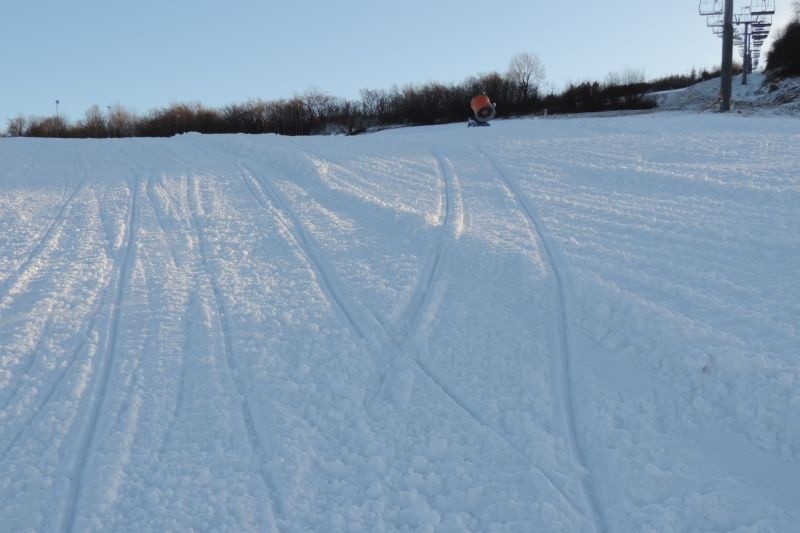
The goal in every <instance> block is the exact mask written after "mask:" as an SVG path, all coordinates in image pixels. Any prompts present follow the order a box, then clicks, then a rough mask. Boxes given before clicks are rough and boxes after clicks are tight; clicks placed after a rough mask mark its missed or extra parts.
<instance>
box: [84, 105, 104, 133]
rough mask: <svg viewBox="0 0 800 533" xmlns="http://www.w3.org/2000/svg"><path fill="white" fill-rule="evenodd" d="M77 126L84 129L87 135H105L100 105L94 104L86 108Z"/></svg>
mask: <svg viewBox="0 0 800 533" xmlns="http://www.w3.org/2000/svg"><path fill="white" fill-rule="evenodd" d="M79 127H82V128H83V129H84V133H85V135H86V136H88V137H94V138H98V137H105V134H106V120H105V118H104V117H103V112H102V111H100V106H98V105H97V104H95V105H93V106H91V107H90V108H89V109H87V110H86V113H85V114H84V117H83V120H82V121H81V123H80V124H79Z"/></svg>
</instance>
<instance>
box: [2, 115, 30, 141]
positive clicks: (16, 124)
mask: <svg viewBox="0 0 800 533" xmlns="http://www.w3.org/2000/svg"><path fill="white" fill-rule="evenodd" d="M27 124H28V121H27V120H25V117H23V116H22V115H19V116H18V117H15V118H10V119H8V130H7V131H6V134H7V135H8V136H9V137H22V136H24V135H25V127H26V126H27Z"/></svg>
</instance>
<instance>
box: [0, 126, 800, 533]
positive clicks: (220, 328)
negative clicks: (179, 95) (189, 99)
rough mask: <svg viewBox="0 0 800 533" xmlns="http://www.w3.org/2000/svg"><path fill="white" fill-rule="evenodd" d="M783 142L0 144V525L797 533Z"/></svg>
mask: <svg viewBox="0 0 800 533" xmlns="http://www.w3.org/2000/svg"><path fill="white" fill-rule="evenodd" d="M798 228H800V121H798V120H797V119H789V118H764V117H761V118H756V117H749V118H746V117H740V116H735V115H728V116H719V115H709V114H706V115H673V114H669V113H659V114H655V115H637V116H629V117H617V118H573V119H546V120H515V121H499V122H496V123H495V124H494V125H493V127H491V128H479V129H477V130H475V129H469V130H468V129H467V128H465V127H464V126H463V125H452V126H440V127H430V128H407V129H398V130H393V131H386V132H383V133H380V134H374V135H365V136H360V137H355V138H344V137H321V138H281V137H276V136H200V135H184V136H181V137H178V138H173V139H158V140H156V139H127V140H93V141H79V140H35V139H2V140H0V229H1V231H0V531H21V530H36V531H168V530H172V531H186V530H198V531H207V530H219V531H298V532H301V531H417V530H418V531H444V532H449V531H452V532H456V531H480V532H483V531H520V532H530V531H608V532H611V531H791V530H793V529H794V528H796V526H797V524H798V523H800V418H798V417H797V412H798V409H800V386H798V384H800V359H798V352H800V336H799V333H798V325H799V324H800V284H798V278H797V272H798V271H800V232H799V231H798Z"/></svg>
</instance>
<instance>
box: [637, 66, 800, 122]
mask: <svg viewBox="0 0 800 533" xmlns="http://www.w3.org/2000/svg"><path fill="white" fill-rule="evenodd" d="M719 95H720V79H719V78H713V79H710V80H706V81H702V82H699V83H696V84H694V85H692V86H690V87H686V88H684V89H676V90H673V91H661V92H658V93H653V94H652V95H651V96H652V97H653V98H654V99H655V101H656V103H657V104H658V108H659V109H661V110H666V111H691V112H695V111H718V110H719V98H720V97H719ZM731 103H732V106H733V110H734V111H738V112H740V113H741V112H745V113H753V112H757V113H759V114H764V113H768V114H781V115H797V114H798V113H800V78H797V77H795V78H787V79H783V80H776V81H771V82H766V81H765V75H764V73H762V72H754V73H752V74H750V75H748V77H747V83H746V84H742V76H741V75H736V76H734V78H733V84H732V85H731Z"/></svg>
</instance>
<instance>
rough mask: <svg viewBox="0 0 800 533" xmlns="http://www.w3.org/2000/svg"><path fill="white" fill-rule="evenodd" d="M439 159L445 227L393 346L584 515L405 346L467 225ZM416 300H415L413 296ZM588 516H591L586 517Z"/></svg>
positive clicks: (448, 166)
mask: <svg viewBox="0 0 800 533" xmlns="http://www.w3.org/2000/svg"><path fill="white" fill-rule="evenodd" d="M434 157H435V159H436V165H437V170H438V174H439V178H440V180H441V183H442V186H441V191H442V192H441V194H442V201H441V203H442V204H443V205H444V216H443V221H442V227H441V229H440V230H439V235H438V239H437V245H436V248H435V252H434V256H433V259H432V261H430V266H429V268H428V270H427V274H426V275H424V276H423V279H424V280H425V281H424V283H423V284H421V286H420V288H419V289H418V290H417V292H418V294H419V295H420V296H419V298H418V300H419V301H418V302H417V303H416V304H414V305H412V306H409V307H410V309H411V312H410V318H409V320H408V324H409V327H408V328H407V329H406V331H404V332H403V334H402V337H401V338H400V339H399V340H396V341H395V343H394V347H395V349H396V350H397V352H396V353H397V354H400V355H404V356H406V357H407V358H408V359H409V360H410V361H411V362H412V363H413V364H414V366H415V367H416V368H417V369H418V370H419V371H420V373H421V374H422V375H423V376H424V377H425V378H426V379H427V380H428V381H429V382H431V383H432V384H433V385H434V387H435V388H436V389H437V390H439V391H440V392H441V393H442V394H443V395H444V396H445V397H447V398H448V399H449V400H450V401H451V402H452V403H453V405H454V406H455V407H456V408H457V409H459V410H460V411H462V412H464V413H465V414H466V415H467V416H468V417H469V418H471V419H472V420H473V421H474V422H476V423H477V424H478V425H479V426H481V427H483V428H484V429H485V430H487V431H489V432H490V433H492V434H493V435H495V436H497V437H498V438H500V439H501V440H502V441H503V442H505V443H506V445H508V446H509V447H510V448H511V449H512V450H514V451H516V452H517V453H518V454H519V455H520V456H521V457H522V458H524V459H525V460H526V461H527V463H528V464H529V465H531V467H532V468H533V469H534V470H535V471H536V472H537V473H538V474H539V475H541V476H542V478H543V479H544V482H545V484H546V485H549V486H550V487H551V488H552V489H553V490H555V491H556V493H557V494H558V495H559V496H560V497H561V498H562V499H563V501H564V503H566V504H567V505H568V506H569V507H570V508H572V509H574V510H575V511H576V512H577V513H578V514H580V515H582V516H584V517H585V515H584V513H583V511H582V510H581V508H580V506H579V505H578V504H577V503H576V502H574V501H573V500H572V498H571V497H570V496H569V495H567V494H566V493H565V492H564V491H563V490H562V489H561V487H560V486H559V485H558V483H556V481H555V480H554V479H553V478H552V477H551V476H550V475H549V474H548V473H547V472H545V471H544V470H542V469H541V468H540V467H539V466H538V465H537V464H536V461H535V460H534V458H533V457H532V456H531V455H530V454H529V453H528V452H527V451H526V450H524V449H523V448H520V447H519V446H517V444H516V443H514V442H513V441H512V440H511V439H509V438H508V436H507V435H505V434H504V433H503V432H501V431H500V430H499V429H497V428H496V427H495V426H494V425H493V424H491V423H490V422H488V421H487V420H485V419H484V417H483V416H481V414H480V413H479V412H478V411H476V410H475V409H473V408H472V407H470V405H469V403H468V402H467V401H466V400H464V399H463V398H461V396H460V395H459V394H458V393H456V392H455V390H453V389H452V388H451V387H449V386H448V385H447V384H446V382H445V381H444V380H443V379H441V377H439V375H438V374H437V373H436V372H434V371H433V369H432V368H430V367H429V366H428V364H427V363H425V362H424V361H423V360H422V359H420V358H419V357H418V356H417V355H415V354H413V353H409V352H408V351H407V350H406V348H407V345H408V344H409V343H410V342H411V341H412V340H413V339H414V337H415V336H416V334H417V331H418V330H419V327H420V325H421V322H422V316H423V315H425V314H427V311H428V309H429V307H430V306H431V305H433V300H432V298H433V295H434V294H435V290H434V288H435V286H436V284H437V283H438V280H439V279H440V277H441V275H442V273H441V265H442V257H443V255H444V254H445V251H446V248H447V246H448V244H449V242H448V241H450V242H452V241H455V240H457V239H458V238H459V237H460V235H461V233H462V231H463V224H464V204H463V199H462V196H461V183H460V180H459V178H458V175H457V174H456V173H455V171H454V169H453V167H452V163H451V161H450V160H449V159H447V158H444V157H442V156H441V155H440V154H434ZM412 302H413V299H412ZM393 362H394V358H393V359H392V360H391V361H389V363H388V364H387V367H386V369H385V374H384V375H383V376H382V378H381V383H380V385H379V388H378V390H377V392H376V393H375V394H374V395H373V396H371V397H370V398H369V403H371V402H372V401H374V399H375V397H377V395H378V394H379V393H380V391H381V390H382V389H383V387H384V386H385V385H384V382H385V380H386V377H387V374H388V371H389V369H390V368H391V365H392V364H393ZM369 403H367V407H369ZM587 518H588V517H587Z"/></svg>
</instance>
